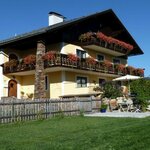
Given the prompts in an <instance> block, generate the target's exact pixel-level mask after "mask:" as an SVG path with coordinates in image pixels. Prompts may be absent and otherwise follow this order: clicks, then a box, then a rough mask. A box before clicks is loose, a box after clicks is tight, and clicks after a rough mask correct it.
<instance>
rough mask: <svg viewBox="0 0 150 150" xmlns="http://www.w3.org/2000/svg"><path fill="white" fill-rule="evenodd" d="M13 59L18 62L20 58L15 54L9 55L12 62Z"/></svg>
mask: <svg viewBox="0 0 150 150" xmlns="http://www.w3.org/2000/svg"><path fill="white" fill-rule="evenodd" d="M12 59H15V60H18V56H17V55H15V54H10V55H9V60H12Z"/></svg>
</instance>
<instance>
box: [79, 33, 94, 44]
mask: <svg viewBox="0 0 150 150" xmlns="http://www.w3.org/2000/svg"><path fill="white" fill-rule="evenodd" d="M93 39H95V37H94V33H93V32H87V33H83V34H81V35H80V36H79V40H80V41H81V42H86V41H90V40H93Z"/></svg>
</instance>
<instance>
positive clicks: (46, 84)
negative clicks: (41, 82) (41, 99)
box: [45, 76, 49, 90]
mask: <svg viewBox="0 0 150 150" xmlns="http://www.w3.org/2000/svg"><path fill="white" fill-rule="evenodd" d="M48 84H49V83H48V76H45V90H48Z"/></svg>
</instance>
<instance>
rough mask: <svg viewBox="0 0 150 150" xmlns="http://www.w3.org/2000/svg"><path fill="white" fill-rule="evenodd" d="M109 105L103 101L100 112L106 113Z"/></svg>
mask: <svg viewBox="0 0 150 150" xmlns="http://www.w3.org/2000/svg"><path fill="white" fill-rule="evenodd" d="M107 106H108V105H107V104H105V103H103V102H102V104H101V107H100V112H102V113H105V112H106V110H107Z"/></svg>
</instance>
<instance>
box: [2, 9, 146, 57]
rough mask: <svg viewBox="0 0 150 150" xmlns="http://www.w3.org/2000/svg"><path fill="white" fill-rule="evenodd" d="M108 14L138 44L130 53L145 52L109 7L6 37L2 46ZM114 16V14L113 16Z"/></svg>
mask: <svg viewBox="0 0 150 150" xmlns="http://www.w3.org/2000/svg"><path fill="white" fill-rule="evenodd" d="M108 15H110V16H111V18H109V19H115V20H117V23H118V24H119V26H121V28H122V29H123V30H124V31H125V32H126V34H127V36H128V38H129V39H130V41H132V42H133V44H134V45H136V48H135V49H134V51H132V52H131V54H130V55H139V54H143V51H142V50H141V48H140V47H139V46H138V44H137V43H136V42H135V40H134V39H133V37H132V36H131V35H130V33H129V32H128V31H127V29H126V28H125V27H124V25H123V24H122V23H121V21H120V20H119V19H118V17H117V16H116V15H115V13H114V12H113V10H112V9H108V10H106V11H103V12H98V13H94V14H92V15H88V16H83V17H80V18H76V19H72V20H68V21H64V22H61V23H58V24H55V25H52V26H48V27H44V28H40V29H38V30H33V31H31V32H28V33H24V34H20V35H18V36H14V37H12V38H9V39H6V40H2V41H0V48H3V47H6V46H7V45H13V44H14V43H16V42H19V41H21V40H26V39H28V38H33V37H36V36H40V35H43V34H47V33H51V32H55V31H57V30H59V29H63V28H65V27H67V26H71V25H74V24H76V23H81V22H84V21H86V20H88V19H91V18H96V17H99V16H100V17H103V18H105V16H106V17H108ZM112 16H113V18H112ZM131 44H132V43H131Z"/></svg>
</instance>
